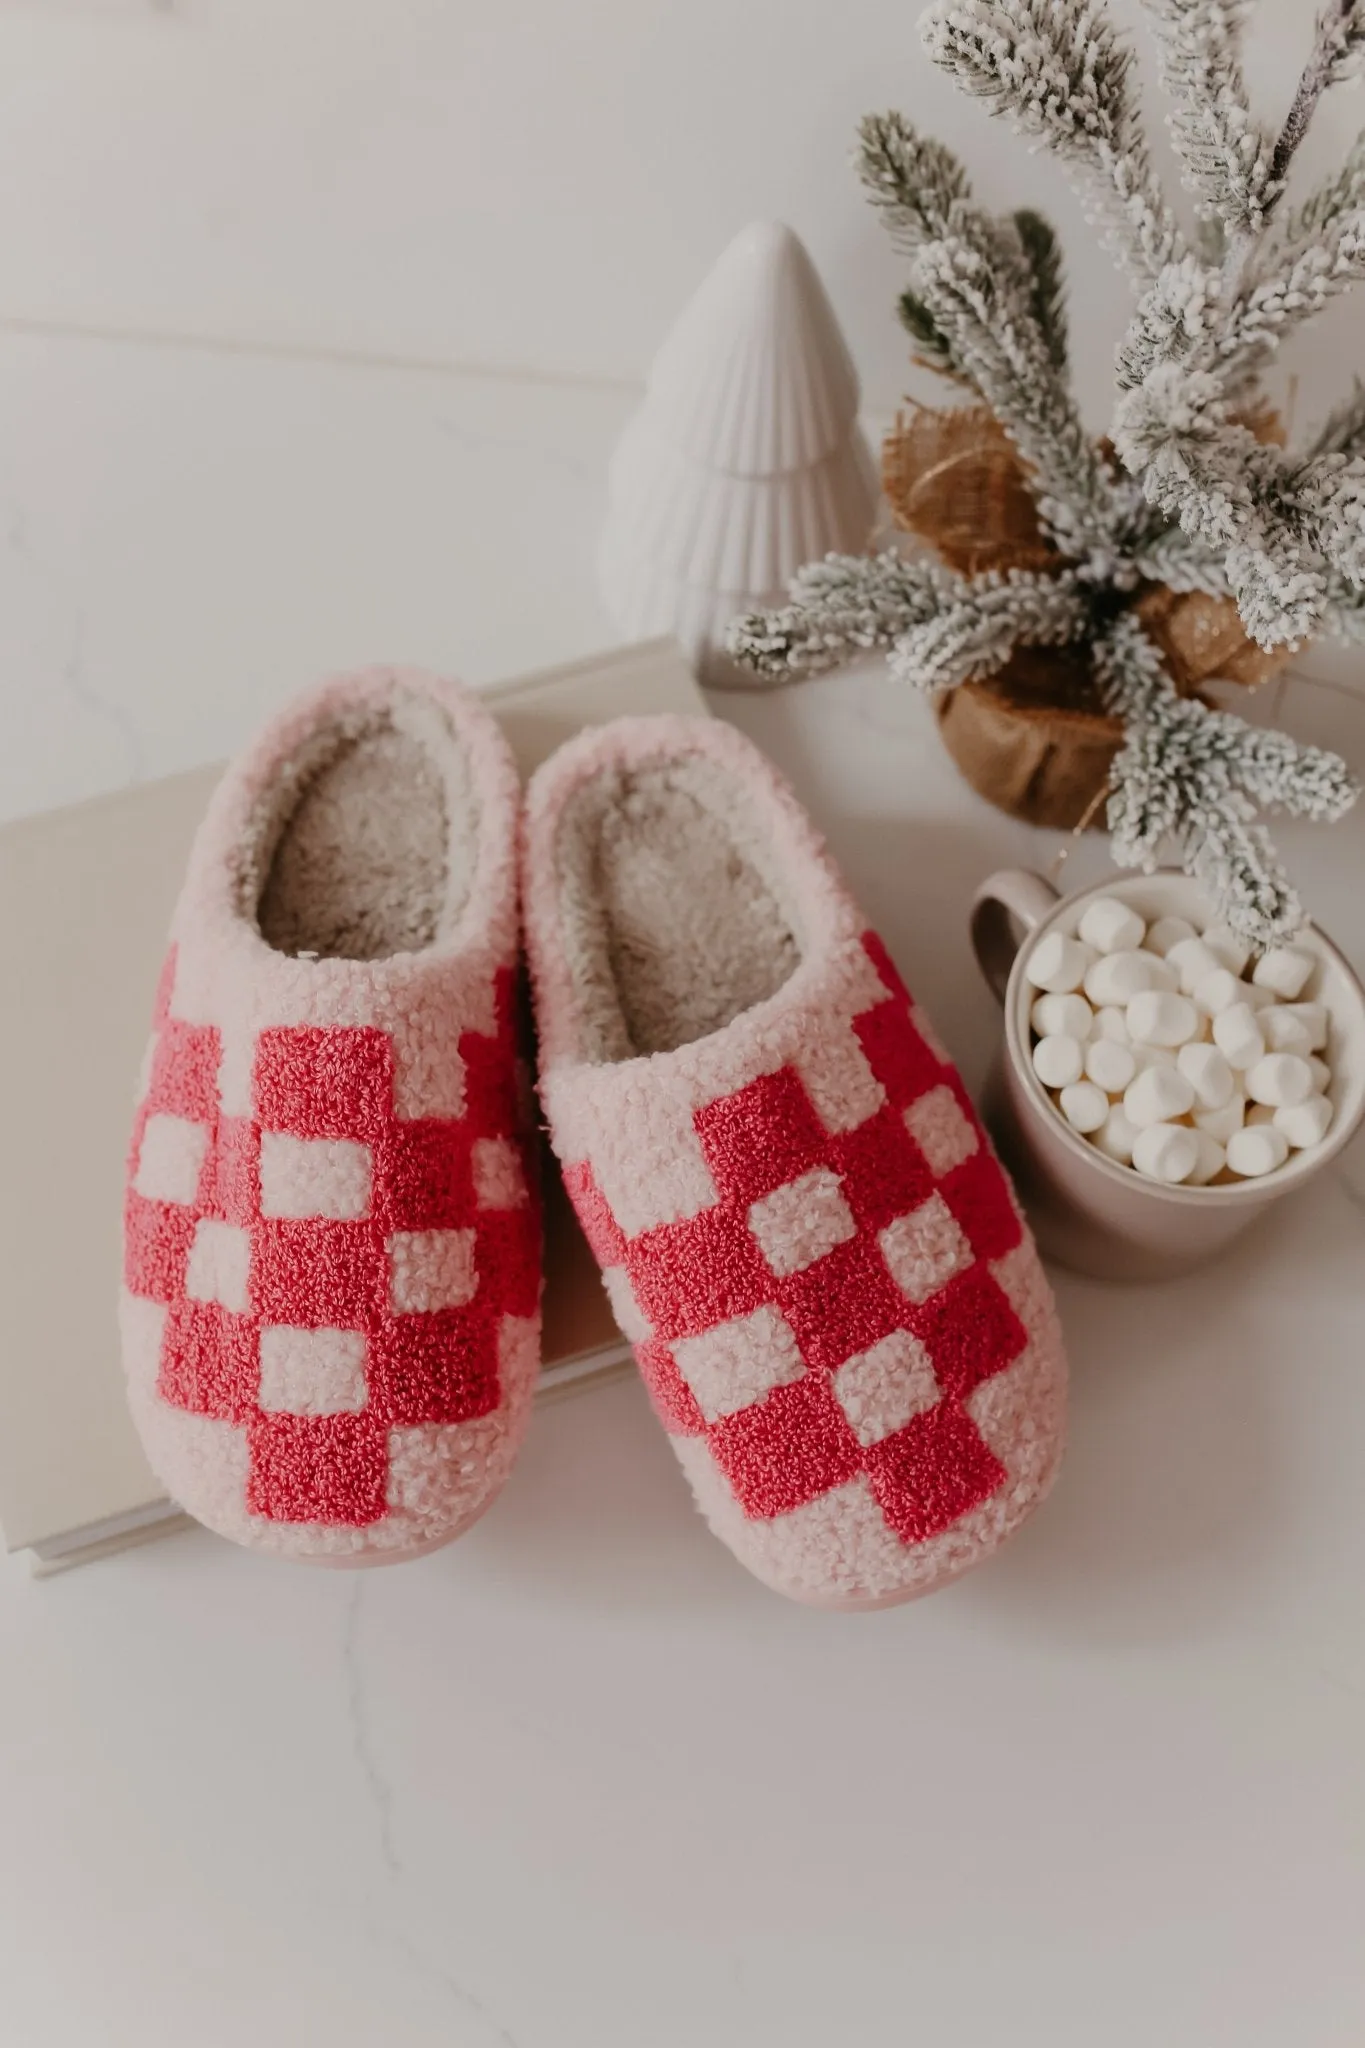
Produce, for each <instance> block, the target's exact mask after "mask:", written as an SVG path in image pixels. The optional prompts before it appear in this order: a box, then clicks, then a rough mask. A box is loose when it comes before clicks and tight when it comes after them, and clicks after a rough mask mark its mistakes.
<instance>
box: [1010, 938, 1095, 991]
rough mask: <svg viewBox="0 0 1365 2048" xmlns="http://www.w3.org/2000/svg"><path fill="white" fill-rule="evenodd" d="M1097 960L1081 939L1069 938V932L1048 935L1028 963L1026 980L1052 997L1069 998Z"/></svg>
mask: <svg viewBox="0 0 1365 2048" xmlns="http://www.w3.org/2000/svg"><path fill="white" fill-rule="evenodd" d="M1094 957H1095V956H1094V954H1093V953H1092V952H1091V950H1090V948H1089V946H1083V945H1082V944H1081V942H1080V940H1079V939H1069V938H1068V937H1067V936H1066V934H1065V932H1044V934H1043V936H1042V938H1041V939H1039V941H1038V943H1037V945H1036V946H1035V947H1034V948H1033V951H1032V952H1031V953H1030V954H1029V956H1028V959H1027V960H1026V961H1025V962H1024V979H1025V981H1028V982H1032V984H1033V986H1034V988H1041V989H1046V990H1047V992H1048V994H1049V995H1054V996H1064V995H1069V994H1070V993H1071V991H1072V989H1074V988H1079V987H1080V985H1081V983H1082V982H1083V981H1084V979H1085V970H1086V968H1087V967H1089V965H1090V963H1091V961H1092V960H1093V959H1094Z"/></svg>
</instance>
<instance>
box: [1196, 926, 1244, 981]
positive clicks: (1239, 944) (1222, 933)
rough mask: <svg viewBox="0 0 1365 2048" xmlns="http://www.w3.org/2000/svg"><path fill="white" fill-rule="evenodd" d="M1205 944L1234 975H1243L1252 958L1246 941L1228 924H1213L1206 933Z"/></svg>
mask: <svg viewBox="0 0 1365 2048" xmlns="http://www.w3.org/2000/svg"><path fill="white" fill-rule="evenodd" d="M1204 944H1205V945H1206V946H1207V947H1208V949H1209V951H1210V953H1216V954H1217V956H1218V958H1219V959H1220V960H1221V961H1222V963H1223V965H1224V967H1226V968H1227V969H1228V970H1229V972H1230V973H1232V974H1241V972H1242V970H1243V969H1244V968H1245V966H1246V964H1247V961H1248V960H1249V959H1250V958H1251V948H1250V946H1249V945H1248V944H1247V942H1246V940H1245V939H1244V938H1242V936H1241V935H1240V933H1238V932H1235V931H1234V930H1233V929H1232V926H1231V925H1228V924H1211V925H1210V926H1209V927H1208V930H1207V931H1206V932H1205V933H1204Z"/></svg>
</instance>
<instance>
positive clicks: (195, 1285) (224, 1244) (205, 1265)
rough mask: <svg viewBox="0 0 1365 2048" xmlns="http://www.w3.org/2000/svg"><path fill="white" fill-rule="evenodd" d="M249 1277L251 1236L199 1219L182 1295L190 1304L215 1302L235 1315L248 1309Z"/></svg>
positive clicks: (227, 1225)
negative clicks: (185, 1296) (187, 1298)
mask: <svg viewBox="0 0 1365 2048" xmlns="http://www.w3.org/2000/svg"><path fill="white" fill-rule="evenodd" d="M250 1274H251V1233H250V1231H249V1230H239V1229H238V1228H237V1226H236V1224H235V1223H219V1222H218V1221H217V1220H216V1219H215V1218H214V1217H212V1216H203V1217H201V1218H200V1220H199V1222H198V1223H196V1225H195V1226H194V1242H193V1244H192V1245H191V1246H190V1257H189V1265H188V1267H187V1268H186V1272H185V1292H186V1294H187V1295H188V1296H189V1297H190V1299H191V1301H216V1302H219V1303H221V1305H222V1306H223V1307H224V1308H227V1309H231V1310H232V1311H233V1313H234V1314H235V1315H244V1314H245V1313H246V1309H247V1306H248V1294H247V1283H248V1280H249V1278H250Z"/></svg>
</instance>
